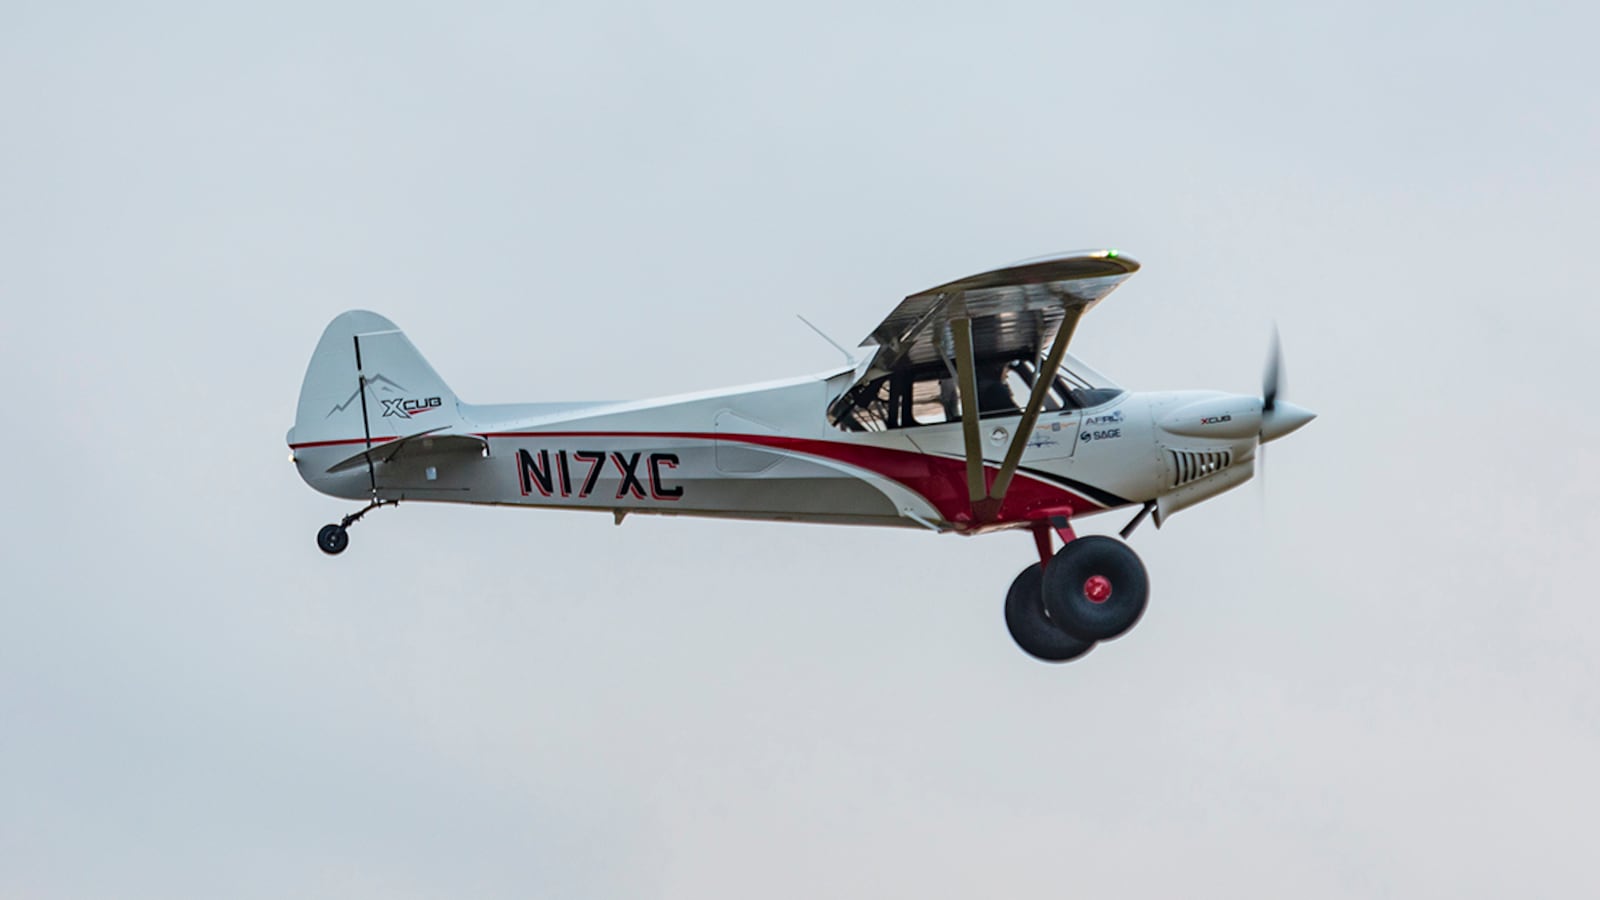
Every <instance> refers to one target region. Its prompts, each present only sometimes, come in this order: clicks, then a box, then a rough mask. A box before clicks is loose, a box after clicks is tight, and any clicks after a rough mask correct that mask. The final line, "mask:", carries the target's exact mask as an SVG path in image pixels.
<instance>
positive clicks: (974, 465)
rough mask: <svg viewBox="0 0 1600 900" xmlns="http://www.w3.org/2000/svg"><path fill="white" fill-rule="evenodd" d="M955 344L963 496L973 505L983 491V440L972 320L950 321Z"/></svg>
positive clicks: (963, 317)
mask: <svg viewBox="0 0 1600 900" xmlns="http://www.w3.org/2000/svg"><path fill="white" fill-rule="evenodd" d="M950 337H951V339H952V342H953V343H954V344H955V345H956V347H955V349H956V376H957V379H956V383H957V386H958V387H959V388H960V389H961V434H962V437H964V438H965V439H966V444H967V499H968V501H969V502H971V503H972V504H973V505H974V506H977V505H978V504H979V503H980V502H981V501H982V500H983V498H984V495H985V494H986V493H987V488H986V486H985V485H984V483H983V443H982V438H981V437H979V435H978V370H977V368H976V367H975V366H974V365H973V362H972V320H971V319H969V318H967V317H966V316H962V317H961V318H959V319H951V320H950Z"/></svg>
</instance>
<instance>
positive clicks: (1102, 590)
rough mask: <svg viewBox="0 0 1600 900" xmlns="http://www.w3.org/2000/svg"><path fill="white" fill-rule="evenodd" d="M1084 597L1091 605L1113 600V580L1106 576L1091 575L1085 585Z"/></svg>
mask: <svg viewBox="0 0 1600 900" xmlns="http://www.w3.org/2000/svg"><path fill="white" fill-rule="evenodd" d="M1083 596H1085V597H1087V598H1089V602H1090V603H1104V602H1106V601H1107V600H1110V599H1111V579H1109V578H1107V577H1105V576H1104V575H1090V576H1089V579H1088V580H1087V581H1085V582H1084V583H1083Z"/></svg>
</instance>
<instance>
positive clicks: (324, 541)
mask: <svg viewBox="0 0 1600 900" xmlns="http://www.w3.org/2000/svg"><path fill="white" fill-rule="evenodd" d="M348 546H350V532H349V531H347V530H345V527H344V526H343V525H324V526H322V530H321V531H319V532H317V549H319V550H321V551H322V552H323V553H326V554H328V555H329V556H338V555H339V554H341V553H343V552H344V548H346V547H348Z"/></svg>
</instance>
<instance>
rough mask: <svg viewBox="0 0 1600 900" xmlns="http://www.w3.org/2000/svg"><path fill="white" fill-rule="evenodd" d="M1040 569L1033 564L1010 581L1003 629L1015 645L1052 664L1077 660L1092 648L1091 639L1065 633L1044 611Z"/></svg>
mask: <svg viewBox="0 0 1600 900" xmlns="http://www.w3.org/2000/svg"><path fill="white" fill-rule="evenodd" d="M1042 568H1043V567H1041V566H1040V565H1039V564H1038V563H1034V564H1033V565H1031V566H1029V567H1027V568H1026V569H1023V570H1022V574H1020V575H1018V576H1017V579H1016V580H1015V581H1013V582H1011V590H1009V591H1007V592H1006V628H1008V629H1010V630H1011V639H1012V640H1014V641H1016V642H1017V646H1018V647H1021V648H1022V649H1023V651H1024V652H1026V653H1027V654H1028V655H1029V656H1032V657H1033V658H1035V659H1041V660H1044V661H1045V662H1053V663H1059V662H1066V661H1067V660H1069V659H1077V658H1078V657H1080V656H1082V655H1084V654H1085V653H1088V652H1089V651H1090V650H1093V649H1094V642H1093V641H1081V640H1079V639H1077V638H1075V637H1073V636H1072V635H1070V634H1067V633H1066V632H1065V631H1062V630H1061V629H1060V628H1058V627H1056V625H1055V623H1054V622H1051V621H1050V619H1049V617H1048V616H1047V615H1046V614H1045V611H1044V596H1043V592H1042V591H1041V588H1042V587H1043V582H1044V578H1043V576H1042V571H1041V570H1042Z"/></svg>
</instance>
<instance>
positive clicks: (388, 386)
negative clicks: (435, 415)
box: [323, 375, 439, 419]
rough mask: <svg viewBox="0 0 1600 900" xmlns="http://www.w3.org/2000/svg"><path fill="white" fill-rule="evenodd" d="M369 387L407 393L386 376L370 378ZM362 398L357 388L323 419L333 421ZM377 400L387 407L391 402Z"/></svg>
mask: <svg viewBox="0 0 1600 900" xmlns="http://www.w3.org/2000/svg"><path fill="white" fill-rule="evenodd" d="M367 387H368V388H372V389H376V388H380V387H381V388H383V389H384V390H386V391H389V392H390V393H396V394H398V393H404V392H405V388H404V387H402V386H401V385H400V384H399V383H398V382H396V381H394V380H392V379H390V378H388V377H386V376H383V375H374V376H372V377H371V378H368V379H367ZM360 397H361V388H360V387H357V388H356V389H355V390H353V391H351V392H350V396H348V397H346V398H344V402H343V403H336V404H334V407H333V408H332V409H330V410H328V414H327V415H325V416H323V418H324V419H331V418H333V416H334V414H335V413H342V412H344V411H345V410H347V409H349V408H350V404H352V403H354V402H356V400H357V399H359V398H360ZM376 399H379V400H382V401H383V403H384V404H385V405H387V404H388V403H389V401H387V400H383V398H381V397H379V398H376ZM432 399H434V400H438V399H439V398H437V397H434V398H432ZM433 405H434V406H438V405H439V404H437V403H435V404H433ZM384 415H386V416H387V415H390V413H389V412H388V411H387V410H385V411H384ZM394 415H400V414H399V413H395V414H394ZM407 418H409V416H407Z"/></svg>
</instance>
